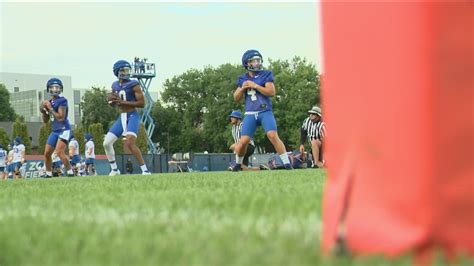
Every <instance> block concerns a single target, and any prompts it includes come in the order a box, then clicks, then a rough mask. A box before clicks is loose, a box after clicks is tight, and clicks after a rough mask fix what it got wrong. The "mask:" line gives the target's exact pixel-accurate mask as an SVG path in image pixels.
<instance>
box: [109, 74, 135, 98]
mask: <svg viewBox="0 0 474 266" xmlns="http://www.w3.org/2000/svg"><path fill="white" fill-rule="evenodd" d="M136 85H138V81H137V80H135V79H130V80H127V81H125V82H124V83H122V84H120V83H119V82H118V80H117V81H115V82H114V83H112V91H113V92H115V93H118V94H119V95H120V98H121V99H122V100H123V101H127V102H136V101H137V98H136V97H135V92H134V91H133V88H134V87H135V86H136Z"/></svg>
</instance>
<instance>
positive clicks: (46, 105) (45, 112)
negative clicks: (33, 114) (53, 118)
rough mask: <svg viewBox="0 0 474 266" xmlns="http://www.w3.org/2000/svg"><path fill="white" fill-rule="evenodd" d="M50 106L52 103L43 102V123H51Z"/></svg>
mask: <svg viewBox="0 0 474 266" xmlns="http://www.w3.org/2000/svg"><path fill="white" fill-rule="evenodd" d="M49 106H51V103H50V102H49V101H43V103H42V104H41V107H40V112H41V118H42V120H43V123H48V122H49V111H48V110H49Z"/></svg>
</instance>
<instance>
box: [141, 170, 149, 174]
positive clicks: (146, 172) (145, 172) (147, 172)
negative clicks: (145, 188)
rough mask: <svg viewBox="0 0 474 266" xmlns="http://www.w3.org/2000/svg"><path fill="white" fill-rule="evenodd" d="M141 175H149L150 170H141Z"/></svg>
mask: <svg viewBox="0 0 474 266" xmlns="http://www.w3.org/2000/svg"><path fill="white" fill-rule="evenodd" d="M142 175H151V173H150V171H148V170H146V171H143V172H142Z"/></svg>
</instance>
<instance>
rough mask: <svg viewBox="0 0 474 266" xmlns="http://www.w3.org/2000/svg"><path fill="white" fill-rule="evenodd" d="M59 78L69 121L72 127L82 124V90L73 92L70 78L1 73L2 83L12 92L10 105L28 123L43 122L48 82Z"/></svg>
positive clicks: (0, 80)
mask: <svg viewBox="0 0 474 266" xmlns="http://www.w3.org/2000/svg"><path fill="white" fill-rule="evenodd" d="M52 77H57V78H59V79H61V81H62V82H63V87H64V90H63V93H62V95H63V96H64V97H66V98H67V99H68V104H69V113H68V119H69V121H70V123H71V124H72V125H75V124H78V123H80V117H81V110H80V106H79V105H80V102H81V92H82V91H81V90H77V91H76V90H73V89H72V82H71V77H70V76H55V75H39V74H25V73H9V72H0V83H2V84H3V85H5V87H6V88H7V90H8V91H9V92H10V104H11V105H12V107H13V109H14V110H15V112H16V113H17V114H18V115H21V116H23V117H24V118H25V121H26V122H41V113H40V111H39V106H40V103H41V102H42V101H43V100H45V99H49V98H50V96H49V95H48V93H47V92H46V82H47V81H48V80H49V79H50V78H52Z"/></svg>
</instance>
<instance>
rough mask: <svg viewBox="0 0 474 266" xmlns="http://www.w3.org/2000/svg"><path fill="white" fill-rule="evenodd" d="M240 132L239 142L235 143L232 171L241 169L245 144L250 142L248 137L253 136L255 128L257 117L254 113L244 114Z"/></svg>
mask: <svg viewBox="0 0 474 266" xmlns="http://www.w3.org/2000/svg"><path fill="white" fill-rule="evenodd" d="M242 123H243V124H242V134H241V136H240V139H239V142H238V143H236V144H235V163H236V164H235V165H234V166H233V167H232V171H240V170H242V163H243V162H244V157H245V153H246V152H247V146H248V144H249V143H250V138H251V137H253V134H254V133H255V130H257V119H256V118H255V116H254V115H245V116H244V120H243V122H242Z"/></svg>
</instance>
